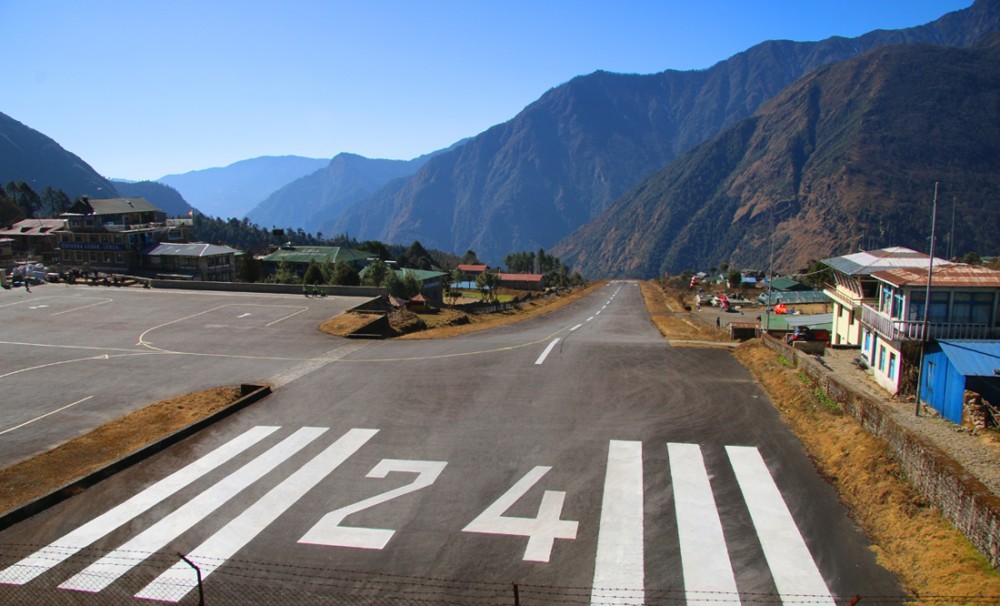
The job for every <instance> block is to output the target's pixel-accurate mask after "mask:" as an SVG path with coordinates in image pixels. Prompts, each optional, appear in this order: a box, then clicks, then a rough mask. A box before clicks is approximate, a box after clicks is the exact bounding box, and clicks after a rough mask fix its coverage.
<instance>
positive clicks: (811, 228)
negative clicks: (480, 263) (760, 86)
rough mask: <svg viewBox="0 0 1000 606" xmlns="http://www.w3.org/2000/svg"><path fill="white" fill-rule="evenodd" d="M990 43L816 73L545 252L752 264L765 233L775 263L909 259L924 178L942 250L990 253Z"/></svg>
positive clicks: (918, 227) (610, 269) (994, 121)
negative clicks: (948, 244) (951, 245)
mask: <svg viewBox="0 0 1000 606" xmlns="http://www.w3.org/2000/svg"><path fill="white" fill-rule="evenodd" d="M998 43H1000V34H994V35H991V36H990V37H988V38H987V39H985V40H984V41H983V43H982V44H981V45H979V46H977V47H975V48H973V49H955V48H943V47H933V46H903V47H890V48H885V49H880V50H876V51H872V52H870V53H868V54H866V55H863V56H861V57H859V58H856V59H853V60H850V61H847V62H844V63H841V64H837V65H832V66H827V67H823V68H820V69H819V70H817V71H815V72H814V73H812V74H810V75H809V76H807V77H805V78H803V79H801V80H800V81H798V82H796V83H795V84H793V85H792V86H790V87H788V89H786V90H785V91H783V92H782V93H781V94H780V95H779V96H778V97H776V98H775V99H773V100H772V101H770V102H768V103H767V104H766V105H765V106H764V107H762V108H761V109H760V110H759V111H758V112H757V114H756V115H755V116H753V117H752V118H748V119H746V120H744V121H742V122H740V123H738V124H737V125H735V126H733V127H732V128H730V129H728V130H727V131H725V132H724V133H723V134H722V135H720V136H719V137H717V138H716V139H714V140H712V141H710V142H707V143H705V144H703V145H700V146H698V147H697V148H695V149H693V150H691V151H690V152H688V153H686V154H684V155H683V156H682V157H680V158H678V159H677V160H676V161H674V162H673V163H672V164H670V165H669V166H667V167H665V168H664V169H662V170H661V171H659V172H657V173H656V174H654V175H653V176H651V177H650V178H648V179H646V180H645V181H643V182H642V183H640V184H639V185H638V186H636V187H635V188H634V189H632V190H631V191H630V192H629V193H628V194H626V195H625V196H623V197H622V198H621V199H620V200H619V201H618V202H616V203H615V205H614V206H613V207H612V208H611V209H610V210H609V211H608V212H606V213H605V214H604V215H602V216H601V217H600V218H599V219H598V220H596V221H594V222H592V223H590V224H588V225H586V226H585V227H583V228H582V229H580V230H579V231H578V232H577V233H575V234H573V235H572V236H571V237H569V238H567V239H566V240H565V241H564V242H563V243H561V244H560V245H559V246H557V247H556V248H555V249H553V251H552V252H553V253H555V254H557V255H559V256H560V257H561V258H562V259H563V260H564V261H565V262H567V263H569V264H571V265H572V266H573V267H575V268H576V269H579V270H581V271H583V272H584V273H585V274H586V275H590V276H598V275H600V276H621V275H628V276H644V277H645V276H654V275H657V274H661V273H663V272H679V271H681V270H683V269H685V268H695V267H707V266H709V265H718V264H719V263H721V262H729V263H730V264H732V265H734V266H737V267H747V266H752V267H758V268H759V267H766V266H767V265H768V260H769V250H770V244H771V242H770V238H769V236H770V234H771V233H772V225H773V234H774V239H773V245H774V259H775V268H776V269H778V270H794V269H797V268H800V267H803V266H805V265H806V264H807V263H808V261H809V260H811V259H817V258H822V257H828V256H831V255H835V254H842V253H846V252H849V251H850V250H855V249H857V248H858V247H859V246H863V247H871V246H872V245H873V244H874V245H875V246H876V247H877V246H878V245H889V244H895V245H903V246H910V247H913V248H916V249H919V250H925V249H926V247H927V246H926V240H927V237H928V235H929V232H930V215H931V201H932V196H933V188H934V182H935V181H940V182H941V185H942V189H941V192H942V195H941V201H942V209H949V211H950V208H951V205H952V203H954V204H955V205H956V213H955V216H956V227H955V252H956V253H957V254H962V253H963V252H965V251H969V250H976V251H978V252H980V253H982V254H997V253H998V252H1000V243H998V242H997V240H996V237H995V231H996V228H997V226H998V225H1000V204H997V202H996V192H997V190H998V188H1000V120H998V116H1000V44H998ZM945 201H947V202H946V203H945ZM948 214H949V215H950V212H949V213H948ZM944 216H945V215H944V213H943V211H942V217H944ZM949 219H950V217H949ZM949 223H950V221H949ZM944 224H945V223H944V222H943V221H942V222H941V223H939V225H944ZM947 229H949V230H950V225H949V226H948V228H947Z"/></svg>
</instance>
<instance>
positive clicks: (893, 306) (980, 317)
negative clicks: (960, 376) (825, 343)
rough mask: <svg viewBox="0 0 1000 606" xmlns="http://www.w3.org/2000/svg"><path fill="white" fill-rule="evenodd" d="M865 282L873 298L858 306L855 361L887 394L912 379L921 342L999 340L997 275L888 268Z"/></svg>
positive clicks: (966, 268) (978, 270) (969, 269)
mask: <svg viewBox="0 0 1000 606" xmlns="http://www.w3.org/2000/svg"><path fill="white" fill-rule="evenodd" d="M871 278H872V279H873V280H874V281H875V285H876V289H877V290H876V293H875V294H876V298H875V300H873V301H872V302H871V303H869V302H865V303H862V304H861V314H860V324H861V355H862V356H863V357H864V358H865V360H866V361H867V363H868V366H869V367H870V368H871V372H872V376H873V377H874V379H875V381H876V382H877V383H878V384H879V385H881V386H882V387H883V388H885V389H886V390H888V391H889V392H891V393H896V392H897V391H899V389H900V386H901V383H902V380H903V377H904V376H905V375H907V374H908V373H909V374H913V375H915V373H916V368H917V364H918V363H919V359H920V345H921V343H922V342H925V341H936V340H949V339H964V340H988V339H997V338H1000V271H995V270H991V269H987V268H985V267H978V266H973V265H961V264H953V265H946V266H944V267H941V268H940V269H939V268H938V267H937V266H936V263H935V267H934V271H933V273H930V272H929V271H928V268H927V267H922V268H917V267H908V268H894V269H886V270H882V271H877V272H874V273H872V274H871ZM928 280H929V281H930V300H929V307H927V295H926V292H927V286H928ZM925 309H926V311H927V314H926V317H927V320H926V322H925V321H924V317H925V313H924V312H925ZM913 378H914V379H915V376H914V377H913Z"/></svg>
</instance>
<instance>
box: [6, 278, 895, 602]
mask: <svg viewBox="0 0 1000 606" xmlns="http://www.w3.org/2000/svg"><path fill="white" fill-rule="evenodd" d="M175 315H176V317H177V318H181V319H183V318H187V316H186V315H185V312H184V311H182V310H178V312H177V314H175ZM197 318H198V319H197V320H196V319H193V318H191V319H183V320H179V321H177V322H175V323H173V324H170V325H169V326H162V327H160V328H158V329H157V330H156V331H154V332H153V333H150V334H147V335H145V336H144V337H143V339H148V340H149V341H150V342H151V343H152V344H153V346H154V347H157V348H163V349H165V350H167V351H173V348H175V347H179V346H180V345H179V344H184V343H186V340H185V337H186V336H188V335H190V334H192V332H197V331H199V330H202V329H203V328H199V327H198V324H199V323H200V326H202V327H204V326H205V322H206V321H207V320H206V319H205V318H204V317H203V316H197ZM213 323H214V322H213ZM191 324H195V325H194V326H192V325H191ZM218 324H219V325H222V326H224V328H220V329H219V334H217V335H216V338H215V341H217V342H218V343H225V340H226V339H228V338H230V336H232V337H233V338H245V335H244V334H243V333H241V332H239V331H238V329H237V328H236V327H234V326H230V325H229V324H227V323H226V322H223V321H221V320H220V321H219V322H218ZM129 338H130V339H131V338H133V337H129ZM303 345H306V343H304V344H303ZM295 346H297V344H295ZM206 347H207V345H206ZM287 347H289V348H291V349H283V348H280V347H277V348H275V350H274V351H272V352H271V353H272V354H273V355H274V357H276V358H279V359H280V362H278V363H276V367H281V368H280V370H279V371H278V372H277V373H276V374H280V375H282V376H283V377H284V379H285V380H284V381H283V382H284V386H283V387H281V388H280V389H278V390H277V391H276V393H275V394H274V395H272V396H271V397H269V398H268V399H266V400H265V401H263V402H261V403H260V404H257V405H255V406H253V407H251V408H249V409H247V410H245V411H243V412H241V413H239V414H238V415H235V416H233V417H230V418H229V419H227V420H225V421H223V422H221V423H219V424H217V425H216V426H214V427H213V428H212V429H210V430H207V431H205V432H202V433H201V434H200V435H198V436H195V437H193V438H192V439H190V440H187V441H185V442H183V443H181V444H179V445H178V446H176V447H174V448H172V449H170V450H168V451H166V452H164V453H162V454H160V455H157V456H156V457H153V458H151V459H149V460H148V461H146V462H144V463H142V464H140V465H137V466H135V467H133V468H131V469H129V470H127V471H125V472H123V473H121V474H119V475H118V476H116V477H115V478H113V479H111V480H108V481H106V482H103V483H102V484H100V485H98V486H96V487H94V488H92V489H90V490H88V491H87V492H85V493H83V494H81V495H78V496H76V497H74V498H72V499H70V500H68V501H66V502H64V503H62V504H60V505H58V506H56V507H53V508H52V509H50V510H48V511H46V512H44V513H42V514H39V515H38V516H36V517H35V518H32V519H30V520H28V521H26V522H24V523H22V524H19V525H17V526H15V527H13V528H10V529H8V530H6V531H4V532H2V533H0V558H2V559H0V583H2V584H0V601H2V599H3V597H4V592H5V591H6V592H8V593H9V595H11V596H14V597H23V596H25V595H32V596H38V597H40V598H43V599H44V601H47V602H51V603H59V602H66V603H86V604H91V603H96V604H99V603H102V602H101V601H99V600H100V599H101V598H102V597H103V596H114V597H115V598H116V599H125V598H127V597H128V596H137V597H139V598H143V599H151V600H159V601H164V602H172V601H178V600H179V601H181V602H182V603H196V602H197V596H196V593H197V592H196V591H195V590H194V589H193V587H194V585H195V580H194V579H195V577H194V575H193V573H192V572H191V569H190V568H189V567H188V566H187V565H186V564H185V563H183V562H181V561H179V558H178V556H177V555H176V554H177V553H183V554H185V555H186V557H188V558H189V559H190V560H191V561H192V562H194V563H196V564H197V565H199V566H200V567H201V571H202V574H203V575H204V577H205V590H206V595H207V596H209V598H210V599H212V600H213V601H211V602H210V603H222V604H226V603H247V604H253V603H261V604H267V603H288V601H292V602H295V603H312V602H310V600H309V598H314V599H315V600H316V603H323V602H324V601H327V602H330V601H333V602H336V603H348V604H353V603H359V604H360V603H366V604H369V603H374V604H382V603H384V604H396V603H422V602H424V601H426V602H427V603H434V604H439V603H450V604H496V603H514V601H513V595H512V591H513V589H512V586H511V582H512V581H513V582H516V583H517V584H518V591H519V593H520V599H521V600H522V601H523V603H525V604H553V603H580V604H642V603H647V604H661V603H662V604H676V603H683V602H684V600H685V599H686V600H687V601H688V602H689V603H698V604H735V603H740V600H741V599H742V601H743V603H754V602H758V603H759V602H761V601H764V602H767V603H774V602H775V601H783V602H784V603H813V604H834V603H843V602H844V601H846V600H845V599H844V598H843V596H853V595H854V594H855V593H860V594H861V595H867V596H873V595H882V596H885V595H898V594H899V593H900V590H899V588H898V586H897V585H896V583H895V581H894V579H893V578H892V577H891V575H889V574H888V573H887V572H886V571H884V570H882V569H881V568H879V567H878V566H877V565H876V564H875V562H874V558H873V557H872V554H871V552H870V550H869V549H868V546H867V544H866V542H865V540H864V538H863V536H861V534H860V533H859V532H858V531H857V529H856V528H855V527H854V526H853V525H852V523H851V522H850V521H849V519H848V518H847V516H846V514H845V512H844V510H843V509H842V507H841V506H840V505H839V503H838V501H837V498H836V495H835V493H834V492H833V491H832V490H831V488H830V487H829V486H828V485H827V484H826V483H825V482H824V481H823V480H822V479H821V478H819V477H818V475H817V474H816V472H815V470H814V468H813V467H812V465H811V463H810V462H809V460H808V458H807V456H806V455H805V453H804V452H803V451H802V449H801V447H800V446H799V444H798V442H797V441H796V440H795V439H794V438H793V437H792V436H791V435H790V434H789V433H788V432H787V430H785V429H784V427H783V426H782V424H781V423H780V421H779V419H778V417H777V415H776V413H775V411H774V409H773V407H772V406H771V405H770V403H769V402H767V400H766V397H765V396H764V395H763V394H762V393H761V392H760V391H759V390H758V389H757V387H756V386H755V385H754V383H753V382H752V381H751V379H750V377H749V376H748V375H747V373H746V371H745V370H744V369H743V368H742V367H740V366H739V365H738V364H737V363H736V362H735V360H734V359H733V357H732V355H731V354H730V353H729V352H727V351H723V350H718V349H708V348H679V347H678V348H674V347H670V346H669V344H667V343H666V342H665V341H664V340H663V339H662V338H661V337H660V336H659V334H658V333H657V332H656V330H655V328H654V327H653V325H652V324H651V323H650V321H649V319H648V316H647V314H646V312H645V309H644V306H643V304H642V298H641V295H640V293H639V288H638V286H637V285H635V284H634V283H628V282H615V283H612V284H610V285H609V286H607V287H605V288H603V289H601V290H600V291H598V292H597V293H596V294H594V295H591V296H589V297H587V298H585V299H583V300H581V301H580V302H578V303H576V304H574V305H571V306H569V307H566V308H564V309H562V310H559V311H556V312H553V313H551V314H548V315H546V316H542V317H539V318H536V319H533V320H529V321H526V322H522V323H520V324H517V325H512V326H508V327H504V328H499V329H495V330H492V331H488V332H486V333H480V334H477V335H472V336H468V337H463V338H457V339H450V340H447V341H402V342H372V343H368V344H366V345H358V344H355V343H347V342H343V341H338V340H335V339H328V340H326V341H324V342H322V344H319V345H317V346H315V347H312V344H310V347H304V349H306V350H309V351H311V352H312V354H313V357H312V358H311V359H306V358H308V356H307V355H305V354H303V355H300V356H299V357H298V359H299V361H298V362H291V361H285V358H290V357H294V356H291V355H290V354H289V353H288V351H291V350H292V349H294V347H293V346H292V345H287ZM316 352H322V354H316ZM330 352H332V353H330ZM160 355H163V356H164V359H168V358H169V359H173V358H174V357H177V355H176V354H160ZM197 363H198V364H199V365H203V366H206V367H214V366H215V365H217V364H218V365H221V367H222V368H223V369H225V368H226V364H229V363H230V360H229V359H228V358H221V359H217V358H212V357H200V358H199V359H198V361H197ZM223 372H226V371H225V370H223ZM248 587H253V588H256V589H255V590H254V591H248V589H247V588H248ZM278 596H284V599H285V600H286V601H285V602H282V601H281V599H279V597H278ZM369 598H370V599H369ZM229 599H232V600H235V601H227V600H229ZM365 600H368V601H365Z"/></svg>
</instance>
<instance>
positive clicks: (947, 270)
mask: <svg viewBox="0 0 1000 606" xmlns="http://www.w3.org/2000/svg"><path fill="white" fill-rule="evenodd" d="M928 273H929V272H928V268H926V267H905V268H904V267H899V268H896V269H887V270H884V271H878V272H875V273H873V274H872V277H873V278H875V279H878V280H882V281H883V282H888V283H889V284H892V285H893V286H926V285H927V274H928ZM931 284H932V286H941V287H949V286H950V287H972V288H1000V271H996V270H995V269H990V268H988V267H981V266H979V265H948V266H945V267H941V268H940V269H939V268H938V266H937V264H936V263H935V265H934V277H933V279H932V280H931Z"/></svg>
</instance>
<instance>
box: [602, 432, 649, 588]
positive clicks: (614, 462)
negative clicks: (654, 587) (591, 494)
mask: <svg viewBox="0 0 1000 606" xmlns="http://www.w3.org/2000/svg"><path fill="white" fill-rule="evenodd" d="M643 519H644V514H643V485H642V442H638V441H624V440H611V442H610V444H609V445H608V465H607V469H606V470H605V473H604V496H603V497H602V501H601V521H600V527H599V530H598V533H597V555H596V556H595V561H594V583H593V589H592V590H591V597H590V600H591V604H642V603H644V602H645V589H644V587H645V582H646V573H645V563H644V562H645V555H644V547H643V545H644V543H643V541H644V539H643Z"/></svg>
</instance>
